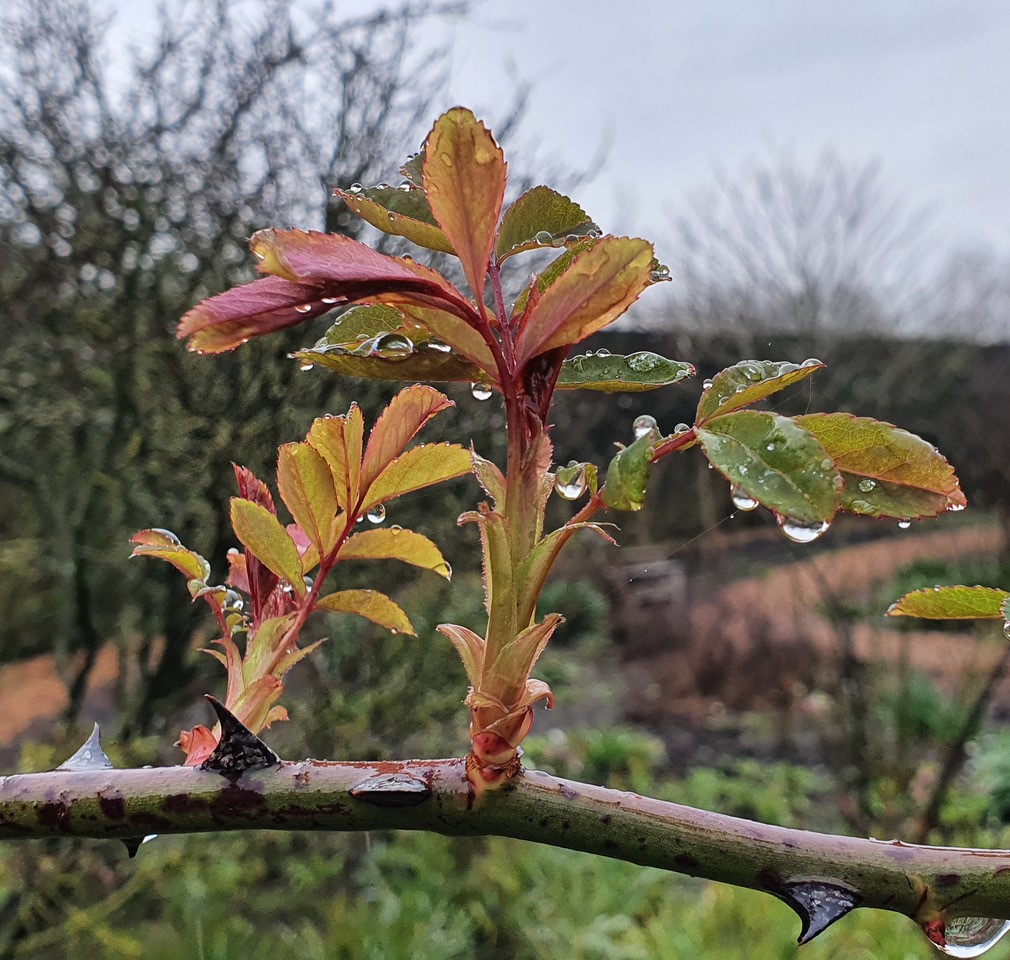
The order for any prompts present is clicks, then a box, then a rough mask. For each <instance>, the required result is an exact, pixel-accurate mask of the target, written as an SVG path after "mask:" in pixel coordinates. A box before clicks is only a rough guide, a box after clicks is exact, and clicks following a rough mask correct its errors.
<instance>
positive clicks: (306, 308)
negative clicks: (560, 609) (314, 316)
mask: <svg viewBox="0 0 1010 960" xmlns="http://www.w3.org/2000/svg"><path fill="white" fill-rule="evenodd" d="M311 310H312V304H311V303H300V304H298V306H297V307H295V313H309V312H310V311H311Z"/></svg>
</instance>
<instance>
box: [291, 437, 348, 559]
mask: <svg viewBox="0 0 1010 960" xmlns="http://www.w3.org/2000/svg"><path fill="white" fill-rule="evenodd" d="M277 488H278V490H280V494H281V499H282V500H283V501H284V504H285V506H286V507H287V508H288V510H290V511H291V516H292V517H294V519H295V523H297V524H298V526H299V528H300V529H301V530H302V531H303V532H304V533H305V534H306V535H307V536H308V538H309V540H310V541H311V542H312V545H313V546H314V547H315V548H316V550H317V551H318V552H319V555H320V556H326V555H328V554H329V553H330V551H332V550H333V548H334V547H335V546H336V543H337V536H338V533H339V530H340V527H341V524H340V523H339V522H338V520H337V516H336V513H337V494H336V490H335V489H334V482H333V475H332V474H331V473H330V468H329V466H328V465H327V463H326V461H325V460H324V459H323V458H322V456H321V455H320V454H318V453H317V452H316V451H315V450H314V449H313V448H312V447H311V446H309V444H308V443H285V444H284V445H283V446H282V447H281V448H280V450H279V451H278V455H277ZM295 546H296V547H297V546H298V544H297V543H296V544H295ZM298 552H299V555H301V554H303V553H304V552H305V551H304V550H299V551H298Z"/></svg>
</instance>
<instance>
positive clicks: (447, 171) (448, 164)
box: [423, 107, 507, 302]
mask: <svg viewBox="0 0 1010 960" xmlns="http://www.w3.org/2000/svg"><path fill="white" fill-rule="evenodd" d="M506 172H507V165H506V163H505V155H504V154H503V153H502V150H501V147H499V146H498V144H497V143H495V140H494V137H492V136H491V133H490V132H489V131H488V129H487V128H486V127H485V126H484V124H482V123H481V122H480V121H478V120H477V118H476V117H474V115H473V114H472V113H471V112H470V111H469V110H466V109H464V108H462V107H455V108H453V109H452V110H449V111H448V112H447V113H444V114H442V116H441V117H439V118H438V119H437V120H436V121H435V125H434V127H432V130H431V133H429V134H428V139H427V140H426V141H425V144H424V168H423V178H424V187H425V191H426V192H427V194H428V202H429V203H430V204H431V212H432V213H433V214H434V215H435V219H436V220H437V221H438V223H439V226H441V228H442V232H443V233H444V234H445V236H446V237H447V238H448V239H449V243H450V244H451V245H452V247H453V249H454V250H455V251H456V255H457V256H458V257H459V259H460V262H461V263H462V265H463V273H464V274H465V275H466V279H467V282H468V283H469V284H470V289H471V290H473V292H474V296H476V298H477V300H478V302H479V301H480V300H481V299H482V298H483V294H484V281H485V279H486V274H487V267H488V262H489V261H490V259H491V248H492V246H493V245H494V237H495V228H496V227H497V225H498V216H499V214H500V213H501V208H502V202H503V200H504V199H505V180H506Z"/></svg>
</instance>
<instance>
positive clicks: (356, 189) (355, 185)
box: [347, 183, 365, 193]
mask: <svg viewBox="0 0 1010 960" xmlns="http://www.w3.org/2000/svg"><path fill="white" fill-rule="evenodd" d="M364 189H365V188H364V187H363V186H362V185H361V184H360V183H352V184H351V186H350V187H349V188H348V190H347V192H348V193H361V191H362V190H364Z"/></svg>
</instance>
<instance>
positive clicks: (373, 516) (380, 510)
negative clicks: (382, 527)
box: [365, 503, 386, 523]
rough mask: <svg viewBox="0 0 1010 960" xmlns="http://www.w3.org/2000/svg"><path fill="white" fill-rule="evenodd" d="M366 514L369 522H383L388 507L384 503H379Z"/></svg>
mask: <svg viewBox="0 0 1010 960" xmlns="http://www.w3.org/2000/svg"><path fill="white" fill-rule="evenodd" d="M365 516H366V517H368V522H369V523H382V521H383V520H385V519H386V508H385V506H383V504H381V503H377V504H376V505H375V506H374V507H372V508H371V509H370V510H369V511H368V513H366V514H365Z"/></svg>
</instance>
